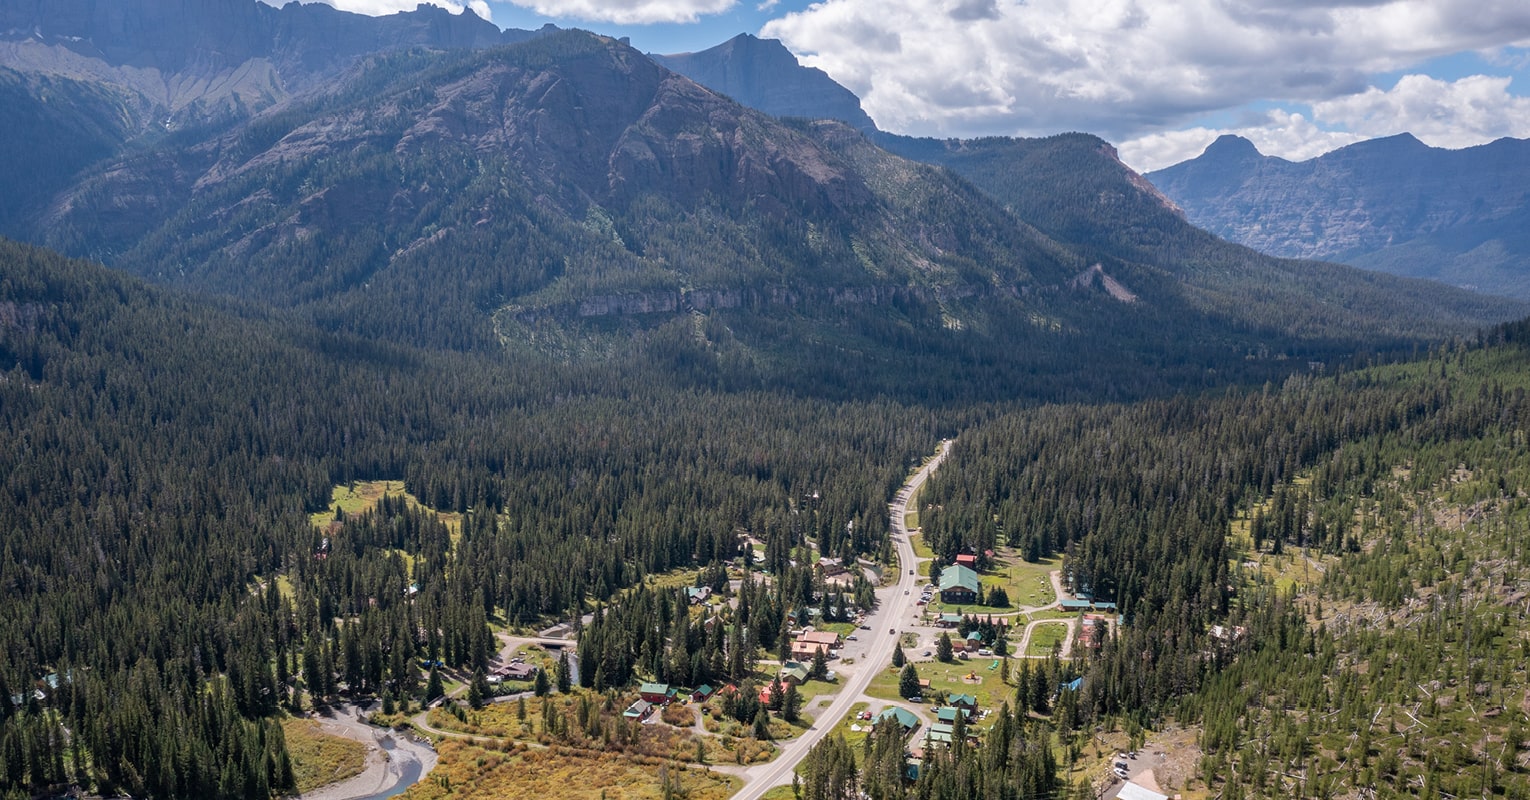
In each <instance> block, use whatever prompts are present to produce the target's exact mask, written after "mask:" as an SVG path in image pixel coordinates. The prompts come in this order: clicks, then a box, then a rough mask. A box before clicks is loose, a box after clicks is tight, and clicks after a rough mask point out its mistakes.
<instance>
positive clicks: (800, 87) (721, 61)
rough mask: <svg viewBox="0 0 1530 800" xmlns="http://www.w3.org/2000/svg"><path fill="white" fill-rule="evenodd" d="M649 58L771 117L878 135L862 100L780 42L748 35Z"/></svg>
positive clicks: (740, 35)
mask: <svg viewBox="0 0 1530 800" xmlns="http://www.w3.org/2000/svg"><path fill="white" fill-rule="evenodd" d="M649 57H650V58H652V59H653V60H655V61H657V62H658V63H660V64H662V65H664V66H665V67H668V68H669V69H671V70H674V71H675V72H678V73H680V74H681V75H684V76H685V77H687V78H690V79H691V80H693V81H695V82H697V83H699V84H701V85H702V86H705V87H707V88H708V89H711V90H712V91H714V92H718V93H720V94H725V95H728V96H729V97H732V98H733V99H735V100H737V101H739V102H740V103H743V104H744V105H746V106H749V107H750V108H754V109H758V110H760V111H764V112H765V113H767V114H771V115H774V116H777V117H806V118H808V119H832V120H838V121H840V122H844V123H846V124H847V125H850V126H851V127H853V128H856V129H857V130H861V131H865V132H871V131H875V130H876V123H875V122H873V121H872V119H871V117H870V116H867V114H866V112H865V110H864V109H862V108H861V101H860V98H858V97H856V96H855V94H854V93H853V92H851V91H850V90H849V89H846V88H845V87H843V86H841V85H839V84H838V83H835V82H834V79H833V78H830V77H829V75H828V73H826V72H824V71H823V70H820V69H816V68H813V67H804V66H802V65H801V64H800V63H799V62H798V61H797V57H796V56H794V55H792V52H791V51H790V50H788V49H786V45H783V44H781V42H780V41H779V40H776V39H761V38H758V37H756V36H751V35H749V34H747V33H744V34H739V35H738V36H735V37H733V38H732V39H729V40H728V41H726V42H723V43H722V44H720V45H717V46H716V47H712V48H709V49H707V50H702V51H700V52H697V53H677V54H674V55H654V54H650V56H649Z"/></svg>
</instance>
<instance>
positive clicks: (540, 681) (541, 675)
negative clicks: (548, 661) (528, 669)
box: [531, 669, 552, 697]
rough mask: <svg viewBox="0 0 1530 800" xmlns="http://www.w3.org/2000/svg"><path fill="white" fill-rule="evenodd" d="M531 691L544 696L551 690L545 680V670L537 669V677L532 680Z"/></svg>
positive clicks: (538, 695)
mask: <svg viewBox="0 0 1530 800" xmlns="http://www.w3.org/2000/svg"><path fill="white" fill-rule="evenodd" d="M531 691H532V693H533V694H535V695H536V696H537V697H546V696H547V693H548V692H550V691H552V687H551V686H550V685H549V684H548V681H547V670H545V669H539V670H537V677H536V680H534V681H533V682H532V685H531Z"/></svg>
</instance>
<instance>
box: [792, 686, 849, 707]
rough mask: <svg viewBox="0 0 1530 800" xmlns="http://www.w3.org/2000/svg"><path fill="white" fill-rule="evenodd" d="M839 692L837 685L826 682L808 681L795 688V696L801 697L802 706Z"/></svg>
mask: <svg viewBox="0 0 1530 800" xmlns="http://www.w3.org/2000/svg"><path fill="white" fill-rule="evenodd" d="M838 691H839V684H837V683H829V682H828V681H808V682H807V683H804V684H802V685H801V686H798V687H797V694H800V695H802V705H804V706H806V705H807V704H808V703H809V702H811V701H813V700H816V699H817V698H820V697H823V696H824V695H826V694H835V693H837V692H838Z"/></svg>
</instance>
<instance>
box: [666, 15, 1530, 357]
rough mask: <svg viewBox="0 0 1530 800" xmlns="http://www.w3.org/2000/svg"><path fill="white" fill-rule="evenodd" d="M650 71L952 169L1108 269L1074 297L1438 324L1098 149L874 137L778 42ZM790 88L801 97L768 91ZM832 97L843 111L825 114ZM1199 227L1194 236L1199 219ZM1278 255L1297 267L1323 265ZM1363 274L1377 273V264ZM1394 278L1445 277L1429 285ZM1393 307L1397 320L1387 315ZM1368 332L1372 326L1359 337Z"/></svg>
mask: <svg viewBox="0 0 1530 800" xmlns="http://www.w3.org/2000/svg"><path fill="white" fill-rule="evenodd" d="M655 58H656V59H658V60H659V62H660V63H662V64H665V65H666V66H669V67H670V68H672V69H675V70H676V71H679V72H681V73H683V74H685V75H687V76H688V77H690V78H692V79H693V80H695V81H697V82H698V83H700V84H702V85H704V86H707V87H709V88H711V89H714V90H716V91H718V92H721V93H723V94H727V95H730V96H732V97H734V98H735V99H737V100H739V102H742V103H744V104H745V105H748V106H751V107H753V108H756V109H759V110H762V111H765V112H766V113H770V114H775V115H778V116H784V117H804V118H809V119H835V120H840V121H843V122H845V123H846V124H849V125H851V126H853V127H856V128H858V129H860V130H862V131H864V132H865V133H866V134H867V135H868V137H869V138H870V139H871V140H872V141H874V142H875V143H876V144H877V145H879V146H880V147H882V148H885V149H887V150H888V151H890V152H893V153H896V154H898V155H901V156H903V157H905V158H909V159H912V160H915V161H920V162H924V163H929V164H936V165H940V166H944V167H947V168H949V169H951V170H952V171H953V172H955V173H956V174H958V175H960V176H961V177H962V178H964V179H965V180H967V181H970V182H971V183H972V184H973V185H974V186H976V187H977V188H979V189H980V190H982V191H983V192H984V193H986V194H987V195H988V196H989V197H991V198H993V199H994V200H996V201H997V202H998V203H999V204H1001V205H1002V206H1004V208H1005V209H1006V210H1008V211H1009V212H1010V213H1011V214H1013V215H1014V216H1015V217H1016V218H1018V219H1020V220H1022V221H1023V222H1024V223H1026V224H1028V225H1031V226H1034V227H1035V228H1036V229H1037V230H1040V231H1041V232H1043V233H1044V234H1046V235H1047V236H1048V237H1050V238H1052V239H1054V240H1055V241H1057V242H1059V243H1061V244H1062V245H1063V246H1064V247H1066V248H1067V249H1068V250H1069V251H1070V252H1073V253H1075V254H1076V255H1078V256H1079V257H1080V258H1081V259H1083V261H1084V262H1085V263H1088V264H1091V265H1093V264H1099V265H1100V267H1099V268H1098V269H1092V271H1090V272H1087V273H1080V274H1079V275H1078V276H1077V278H1076V279H1075V281H1074V285H1075V286H1079V287H1088V288H1091V289H1094V290H1096V291H1100V292H1107V293H1111V294H1114V295H1115V296H1118V297H1125V296H1135V295H1138V294H1144V292H1143V291H1141V290H1138V289H1134V288H1132V287H1133V286H1140V285H1144V284H1149V285H1151V284H1157V283H1161V282H1168V283H1171V284H1181V285H1182V286H1183V287H1184V288H1185V289H1187V291H1185V294H1186V295H1187V296H1188V297H1189V300H1188V302H1189V303H1190V304H1192V305H1193V306H1194V307H1195V308H1196V309H1197V311H1198V312H1201V313H1210V314H1213V315H1217V316H1219V317H1224V318H1240V317H1242V318H1247V317H1253V318H1257V319H1260V320H1264V321H1266V322H1267V323H1269V324H1272V325H1276V326H1285V327H1286V329H1287V330H1288V331H1295V330H1312V329H1317V328H1323V329H1326V330H1330V331H1336V330H1343V329H1347V328H1350V327H1351V326H1354V325H1356V324H1359V325H1366V324H1373V323H1374V321H1375V320H1378V319H1388V320H1392V321H1393V323H1395V326H1394V325H1393V324H1392V323H1382V324H1383V327H1390V329H1391V330H1392V331H1394V332H1397V333H1403V332H1406V331H1410V330H1411V331H1417V330H1419V327H1418V326H1419V324H1420V323H1423V324H1425V325H1430V324H1433V323H1431V322H1425V321H1424V320H1425V318H1432V319H1434V320H1439V319H1441V317H1442V315H1440V314H1438V313H1436V312H1435V311H1431V312H1427V313H1423V314H1418V313H1415V312H1416V310H1417V309H1419V308H1420V307H1419V306H1418V305H1417V303H1418V302H1419V301H1425V302H1426V303H1427V302H1429V301H1427V300H1426V298H1429V297H1431V296H1433V295H1435V294H1436V293H1438V292H1439V291H1440V289H1439V287H1438V286H1434V285H1431V284H1427V283H1420V282H1412V283H1397V282H1394V281H1391V280H1389V279H1388V278H1386V277H1384V276H1378V275H1376V274H1375V273H1373V272H1368V271H1366V270H1363V269H1362V270H1356V269H1349V268H1345V267H1341V266H1338V265H1335V264H1329V263H1321V262H1317V261H1288V260H1285V259H1282V258H1270V257H1268V256H1265V255H1262V254H1261V253H1259V252H1256V251H1254V250H1250V249H1249V248H1247V247H1243V246H1239V245H1237V244H1231V243H1229V242H1227V241H1223V240H1221V239H1219V238H1217V236H1215V235H1209V234H1208V233H1207V232H1206V231H1203V230H1201V229H1199V228H1196V227H1195V226H1194V225H1192V224H1188V223H1187V222H1186V220H1185V219H1184V217H1183V215H1182V214H1181V212H1180V211H1179V209H1178V208H1177V207H1175V205H1174V204H1173V203H1172V202H1170V201H1169V200H1168V199H1167V198H1165V197H1164V195H1163V194H1162V193H1160V192H1159V191H1158V190H1157V189H1155V188H1154V187H1153V185H1152V184H1151V183H1150V182H1149V181H1148V180H1146V179H1145V178H1144V177H1143V176H1141V175H1138V174H1137V173H1136V172H1134V171H1132V170H1131V169H1130V168H1128V167H1126V166H1125V165H1124V164H1122V163H1121V162H1120V160H1119V159H1118V158H1117V157H1116V153H1115V149H1114V148H1112V147H1111V146H1110V145H1109V144H1108V143H1106V142H1104V141H1102V140H1100V139H1099V138H1098V137H1094V136H1090V135H1087V134H1064V135H1060V136H1052V137H1046V138H1040V139H1014V138H1009V137H989V138H984V139H975V140H944V141H942V140H934V139H916V138H911V137H906V136H900V135H897V134H892V133H887V132H882V131H877V130H876V129H875V126H874V125H871V124H867V123H868V122H869V120H862V116H864V113H863V112H862V111H861V109H860V106H859V103H858V102H857V103H855V104H854V105H851V104H850V103H849V102H848V101H847V100H844V99H843V98H845V97H849V98H853V97H854V95H853V94H851V93H850V92H849V91H848V90H846V89H845V88H844V87H842V86H840V85H839V84H837V83H834V82H833V81H832V79H829V78H828V77H827V76H826V75H823V74H822V73H821V72H820V71H818V70H814V69H809V68H806V67H803V66H801V65H800V64H798V63H797V62H796V59H795V58H794V57H793V56H792V55H791V54H790V52H789V51H786V50H785V48H783V47H781V46H780V44H779V43H778V42H772V41H760V40H754V39H750V38H748V37H739V38H737V39H734V40H730V41H729V42H725V43H724V44H722V45H719V46H717V47H715V48H712V49H709V50H705V51H702V52H699V53H689V54H682V55H678V56H655ZM761 75H771V76H779V77H773V78H772V79H771V80H770V81H768V82H767V81H765V80H764V79H763V78H760V77H758V76H761ZM785 86H790V87H798V88H797V89H796V90H794V91H778V90H772V87H773V88H774V89H779V88H780V87H785ZM830 97H832V98H841V99H840V100H837V101H836V102H828V101H827V100H825V98H830ZM1398 196H1407V195H1406V193H1403V194H1400V195H1398ZM1192 221H1193V222H1197V223H1199V222H1200V220H1199V219H1196V218H1194V217H1192ZM1211 227H1212V229H1213V231H1215V232H1216V233H1219V234H1223V235H1226V233H1225V232H1224V231H1222V230H1221V229H1220V228H1217V227H1215V226H1211ZM1511 227H1512V226H1511ZM1504 230H1507V228H1505V229H1504ZM1230 238H1232V239H1233V241H1234V242H1240V241H1242V240H1241V239H1238V238H1237V237H1230ZM1245 244H1247V243H1246V242H1245ZM1275 254H1276V255H1279V256H1298V257H1302V258H1313V257H1323V256H1325V255H1328V254H1324V253H1309V252H1284V251H1281V252H1276V253H1275ZM1479 254H1480V251H1479ZM1357 265H1359V266H1364V267H1368V268H1373V269H1374V268H1377V267H1376V266H1375V265H1373V264H1369V263H1365V264H1359V263H1358V262H1357ZM1381 269H1382V270H1383V271H1392V272H1396V270H1386V269H1385V268H1384V267H1383V268H1381ZM1399 274H1406V275H1412V276H1416V277H1425V278H1439V277H1440V276H1438V275H1434V274H1432V273H1426V272H1403V273H1399ZM1446 282H1447V283H1456V284H1459V283H1460V282H1459V281H1456V282H1452V281H1446ZM1149 291H1151V290H1149ZM1458 297H1460V296H1458ZM1404 298H1406V299H1404ZM1479 302H1481V301H1479ZM1487 302H1489V303H1491V302H1492V301H1487ZM1394 303H1395V305H1393V304H1394ZM1386 306H1389V308H1385V309H1384V308H1383V307H1386ZM1410 309H1413V310H1410ZM1515 313H1518V312H1515ZM1451 315H1452V312H1445V313H1444V314H1443V316H1445V317H1448V316H1451ZM1360 318H1369V319H1370V321H1369V322H1364V323H1362V322H1359V319H1360Z"/></svg>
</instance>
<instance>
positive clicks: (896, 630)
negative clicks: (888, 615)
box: [887, 628, 898, 636]
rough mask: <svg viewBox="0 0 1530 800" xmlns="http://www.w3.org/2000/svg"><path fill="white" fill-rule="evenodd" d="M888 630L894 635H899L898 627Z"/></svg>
mask: <svg viewBox="0 0 1530 800" xmlns="http://www.w3.org/2000/svg"><path fill="white" fill-rule="evenodd" d="M887 632H888V633H889V634H891V635H893V636H897V635H898V629H897V628H888V629H887Z"/></svg>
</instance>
